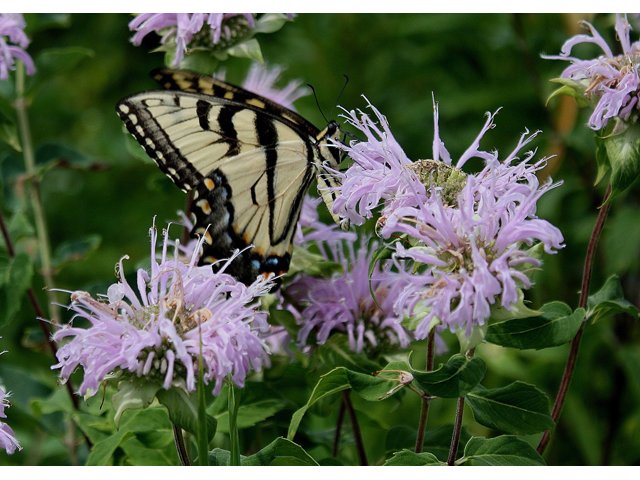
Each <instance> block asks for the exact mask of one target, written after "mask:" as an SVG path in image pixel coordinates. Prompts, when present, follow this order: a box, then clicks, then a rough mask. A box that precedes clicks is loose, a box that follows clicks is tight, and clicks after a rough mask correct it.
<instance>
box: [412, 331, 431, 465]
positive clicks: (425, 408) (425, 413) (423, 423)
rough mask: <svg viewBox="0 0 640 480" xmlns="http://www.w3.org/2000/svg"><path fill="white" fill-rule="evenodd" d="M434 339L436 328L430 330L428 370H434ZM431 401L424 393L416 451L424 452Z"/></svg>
mask: <svg viewBox="0 0 640 480" xmlns="http://www.w3.org/2000/svg"><path fill="white" fill-rule="evenodd" d="M434 340H435V328H432V329H431V332H429V337H428V339H427V369H426V371H427V372H430V371H431V370H433V357H434V350H435V349H434V343H435V342H434ZM430 402H431V396H429V395H424V396H423V397H422V406H421V408H420V420H419V421H418V435H417V437H416V447H415V451H416V453H420V452H422V446H423V444H424V435H425V433H426V429H427V420H428V419H429V403H430Z"/></svg>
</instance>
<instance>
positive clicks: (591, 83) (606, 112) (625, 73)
mask: <svg viewBox="0 0 640 480" xmlns="http://www.w3.org/2000/svg"><path fill="white" fill-rule="evenodd" d="M582 24H583V25H584V26H585V27H586V28H587V29H588V30H589V33H590V34H580V35H575V36H573V37H571V38H570V39H568V40H567V41H566V42H565V43H564V45H563V46H562V48H561V50H560V54H559V55H549V56H544V57H545V58H548V59H556V60H565V61H568V62H570V63H571V64H570V65H569V66H568V67H567V68H565V69H564V71H563V72H562V74H561V75H560V78H562V79H564V80H566V81H569V82H570V83H569V84H568V85H569V86H570V87H572V88H574V89H575V91H576V93H577V94H578V95H579V96H581V97H583V98H585V99H586V100H588V101H589V103H590V104H591V105H593V112H592V114H591V117H590V118H589V127H590V128H592V129H593V130H600V129H602V128H604V127H606V126H607V124H608V122H609V121H610V120H612V119H620V120H623V121H629V120H630V118H631V116H632V115H636V116H637V113H638V108H640V105H639V100H640V76H639V73H638V67H639V65H640V42H638V41H636V42H633V43H632V42H631V33H630V32H631V25H630V24H629V22H628V20H627V17H626V15H620V14H618V15H616V24H615V31H616V34H617V37H618V40H619V42H620V46H621V47H622V53H620V54H614V52H613V50H612V49H611V48H610V47H609V45H608V44H607V42H606V41H605V40H604V38H602V35H600V34H599V33H598V31H597V30H596V29H595V28H594V27H593V25H591V24H590V23H589V22H586V21H584V22H582ZM584 43H591V44H595V45H597V46H598V47H600V49H601V50H602V52H603V54H602V55H600V56H598V57H597V58H593V59H590V60H582V59H580V58H577V57H574V56H571V51H572V50H573V48H574V47H575V46H576V45H580V44H584Z"/></svg>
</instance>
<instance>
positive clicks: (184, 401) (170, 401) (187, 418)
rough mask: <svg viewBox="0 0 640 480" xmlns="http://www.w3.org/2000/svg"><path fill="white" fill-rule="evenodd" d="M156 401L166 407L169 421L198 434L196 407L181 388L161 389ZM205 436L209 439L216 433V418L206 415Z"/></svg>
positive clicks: (198, 420)
mask: <svg viewBox="0 0 640 480" xmlns="http://www.w3.org/2000/svg"><path fill="white" fill-rule="evenodd" d="M156 396H157V398H158V401H159V402H160V403H161V404H162V405H164V406H165V407H166V408H167V412H168V413H169V418H170V419H171V423H173V424H174V425H176V426H177V427H180V428H182V429H183V430H186V431H187V432H189V433H191V434H193V435H194V436H195V435H197V434H198V428H199V422H200V419H199V418H198V408H197V406H196V405H195V404H194V402H193V400H192V399H191V397H190V396H189V395H188V394H187V392H185V391H184V390H183V389H181V388H176V387H174V388H170V389H169V390H165V389H161V390H159V391H158V392H157V394H156ZM205 418H206V419H207V420H206V421H207V436H208V440H209V441H211V440H212V439H213V436H214V435H215V433H216V423H217V422H216V419H215V418H214V417H212V416H211V415H206V417H205Z"/></svg>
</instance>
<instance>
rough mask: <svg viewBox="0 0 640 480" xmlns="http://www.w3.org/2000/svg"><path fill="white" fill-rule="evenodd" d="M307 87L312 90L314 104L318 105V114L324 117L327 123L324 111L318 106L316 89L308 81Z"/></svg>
mask: <svg viewBox="0 0 640 480" xmlns="http://www.w3.org/2000/svg"><path fill="white" fill-rule="evenodd" d="M307 87H309V88H310V89H311V91H312V92H313V98H314V99H315V101H316V105H317V106H318V110H320V114H321V115H322V118H324V121H325V122H327V123H329V120H327V117H326V116H325V114H324V112H323V111H322V107H321V106H320V102H319V101H318V95H316V89H315V88H314V87H313V85H311V84H310V83H307Z"/></svg>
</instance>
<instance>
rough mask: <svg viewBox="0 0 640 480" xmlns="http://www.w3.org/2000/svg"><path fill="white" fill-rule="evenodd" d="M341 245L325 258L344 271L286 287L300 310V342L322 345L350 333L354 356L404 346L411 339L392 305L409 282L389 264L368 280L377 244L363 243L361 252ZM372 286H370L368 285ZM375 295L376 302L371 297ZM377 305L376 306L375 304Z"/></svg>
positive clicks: (296, 282) (335, 245)
mask: <svg viewBox="0 0 640 480" xmlns="http://www.w3.org/2000/svg"><path fill="white" fill-rule="evenodd" d="M344 245H345V243H342V242H338V243H334V244H332V245H331V246H330V250H331V257H330V258H327V260H331V261H334V262H338V263H340V264H342V265H343V266H344V272H340V273H336V274H334V275H332V276H331V277H329V278H315V277H311V276H304V275H303V276H301V277H298V278H296V279H295V280H294V282H293V283H292V284H291V285H290V286H289V287H288V289H287V296H288V297H289V298H291V299H293V302H294V303H295V304H296V305H300V306H301V308H300V310H299V311H298V312H294V315H295V316H296V317H297V321H298V323H299V324H301V328H300V331H299V333H298V343H299V344H300V345H301V346H303V345H305V344H308V343H309V336H310V334H311V333H312V332H313V333H314V334H315V342H317V343H318V344H324V343H325V342H326V341H327V340H328V339H329V336H330V335H331V334H332V333H335V332H341V333H346V335H347V337H348V340H349V347H350V348H351V350H353V351H354V352H356V353H360V352H362V351H367V352H371V351H379V350H384V349H385V348H387V347H390V346H400V347H406V346H407V345H408V344H409V341H410V335H409V333H408V332H407V331H406V330H405V328H404V327H403V326H402V324H401V322H402V316H399V315H397V314H396V313H395V311H394V308H393V307H394V301H395V299H396V298H397V296H398V295H399V294H400V292H401V291H402V289H403V288H404V286H405V285H406V284H407V281H406V278H407V277H406V275H399V274H397V273H395V272H393V271H391V268H390V266H389V265H386V266H385V267H384V268H380V266H379V265H378V267H377V268H376V269H375V271H374V272H373V274H372V276H371V279H369V262H370V260H371V256H372V255H373V252H374V251H375V248H376V244H375V242H374V243H373V244H372V246H371V249H367V248H366V245H365V244H364V243H362V244H361V245H360V248H359V249H358V251H357V253H356V252H354V248H353V243H350V244H349V247H348V248H345V246H344ZM370 282H371V284H370ZM372 291H373V292H374V294H375V298H376V300H374V299H373V297H372V296H371V292H372ZM376 301H377V304H376Z"/></svg>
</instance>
